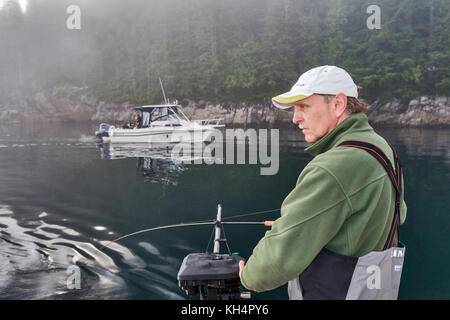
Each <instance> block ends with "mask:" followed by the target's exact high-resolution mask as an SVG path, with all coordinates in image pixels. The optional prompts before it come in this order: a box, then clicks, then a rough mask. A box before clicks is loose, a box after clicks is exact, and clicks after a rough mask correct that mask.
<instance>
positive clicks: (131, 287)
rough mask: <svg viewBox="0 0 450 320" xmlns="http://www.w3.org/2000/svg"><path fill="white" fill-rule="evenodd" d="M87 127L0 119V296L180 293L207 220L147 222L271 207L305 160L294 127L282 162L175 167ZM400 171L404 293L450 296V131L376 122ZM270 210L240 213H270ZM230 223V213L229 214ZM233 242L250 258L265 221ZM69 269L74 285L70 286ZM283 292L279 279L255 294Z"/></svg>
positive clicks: (160, 155) (203, 243)
mask: <svg viewBox="0 0 450 320" xmlns="http://www.w3.org/2000/svg"><path fill="white" fill-rule="evenodd" d="M95 129H96V126H93V125H70V126H63V125H51V126H25V127H19V126H0V179H1V180H0V181H1V183H0V298H1V299H78V298H82V299H185V298H186V296H185V295H184V294H183V292H182V291H181V290H180V289H179V288H178V284H177V280H176V275H177V272H178V268H179V267H180V265H181V262H182V260H183V258H184V257H185V256H186V255H187V254H188V253H191V252H202V251H204V250H205V249H206V247H207V245H208V240H209V238H210V235H211V231H212V227H210V226H201V227H196V228H182V229H173V230H166V231H156V232H152V233H145V234H141V235H138V236H135V237H130V238H127V239H124V240H122V241H120V242H119V243H113V244H111V245H110V246H108V247H107V248H103V249H100V248H101V247H102V245H104V244H107V242H108V240H112V239H115V238H117V237H119V236H122V235H124V234H127V233H131V232H134V231H137V230H140V229H144V228H150V227H154V226H160V225H166V224H176V223H180V222H190V221H198V220H211V219H214V218H215V215H216V210H217V204H219V203H220V204H222V212H223V216H224V217H227V216H228V217H230V216H234V215H240V214H245V213H249V212H255V211H263V210H271V209H276V208H279V207H280V205H281V203H282V201H283V199H284V197H285V196H286V195H287V194H288V193H289V191H290V190H291V188H292V187H293V186H294V184H295V182H296V180H297V177H298V174H299V173H300V171H301V170H302V168H303V167H304V166H305V165H306V164H307V163H308V161H309V160H310V159H311V157H310V156H309V155H307V154H305V153H304V152H303V151H302V150H303V149H304V148H305V147H306V143H305V142H304V141H303V138H302V135H301V133H300V132H299V131H298V129H297V130H296V129H289V128H288V129H282V130H281V131H280V142H281V154H280V169H279V172H278V174H277V175H272V176H261V175H260V167H261V166H260V165H249V164H247V165H219V164H216V165H206V164H202V165H186V164H185V165H183V164H175V163H173V162H171V161H170V160H169V159H170V152H169V151H167V150H164V149H162V150H158V151H157V152H149V151H145V150H140V149H130V148H125V149H124V148H118V147H117V146H115V147H113V148H111V147H110V148H107V147H104V148H99V147H98V146H97V145H96V143H95V140H94V139H93V137H92V133H93V132H94V131H95ZM377 131H378V132H379V133H380V134H381V135H383V136H385V137H386V138H387V139H388V140H389V141H391V143H392V144H393V146H394V147H395V148H396V149H397V151H398V153H399V156H400V159H401V161H402V164H403V167H404V174H405V183H406V190H405V198H406V201H407V205H408V217H407V220H406V223H405V225H404V227H402V233H401V236H402V240H403V242H405V243H406V245H407V251H406V260H405V267H404V271H403V278H402V284H401V287H400V296H399V298H400V299H438V298H445V299H449V298H450V289H449V284H450V276H449V273H448V266H449V264H450V254H449V253H450V252H449V251H450V250H449V249H448V243H449V240H450V218H449V215H448V213H449V210H448V199H449V197H450V187H449V180H450V179H449V178H450V176H449V172H450V170H449V168H450V150H449V147H450V136H449V134H450V131H449V130H420V129H377ZM278 214H279V213H277V212H275V213H267V214H263V215H256V216H252V217H246V218H243V219H244V220H251V221H260V220H270V219H272V220H273V219H275V218H276V217H277V215H278ZM235 220H236V219H235ZM225 231H226V236H227V238H228V240H229V246H230V249H231V250H232V251H233V252H239V254H240V255H241V256H243V257H246V258H248V257H249V256H250V254H251V252H252V249H253V247H254V246H255V245H256V243H257V242H258V240H259V239H260V238H261V237H262V236H263V235H264V233H265V231H266V229H265V227H260V226H250V227H248V226H225ZM74 265H76V266H78V267H79V270H80V285H81V287H80V289H73V290H71V289H69V288H68V287H67V280H68V278H69V277H70V276H71V275H72V273H71V272H70V270H73V269H71V268H72V267H73V266H74ZM253 298H254V299H286V298H287V293H286V287H285V286H284V287H281V288H279V289H277V290H274V291H271V292H268V293H261V294H255V293H254V294H253Z"/></svg>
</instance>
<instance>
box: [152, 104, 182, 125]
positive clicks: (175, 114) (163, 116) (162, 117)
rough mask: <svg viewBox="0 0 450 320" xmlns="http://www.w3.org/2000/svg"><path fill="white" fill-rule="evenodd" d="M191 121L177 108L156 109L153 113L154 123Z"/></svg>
mask: <svg viewBox="0 0 450 320" xmlns="http://www.w3.org/2000/svg"><path fill="white" fill-rule="evenodd" d="M181 120H186V121H189V119H188V118H187V117H186V115H185V114H184V113H183V112H182V111H181V110H180V109H179V108H178V107H176V106H173V107H167V108H155V110H153V112H152V121H181Z"/></svg>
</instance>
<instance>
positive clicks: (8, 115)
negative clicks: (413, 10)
mask: <svg viewBox="0 0 450 320" xmlns="http://www.w3.org/2000/svg"><path fill="white" fill-rule="evenodd" d="M179 104H181V105H182V106H183V111H184V112H185V113H186V115H187V116H188V117H190V118H191V119H207V118H223V119H224V121H225V123H226V124H228V125H244V126H245V125H275V124H276V125H280V124H284V123H286V122H287V123H289V121H290V120H291V118H292V113H291V112H289V111H283V110H279V109H277V108H275V107H274V106H272V104H271V103H270V99H265V100H264V101H261V102H260V103H234V102H223V103H219V104H217V103H211V102H207V101H198V102H196V101H192V100H188V99H184V100H182V101H179ZM132 107H133V105H132V104H130V103H128V102H125V103H121V104H115V103H107V102H104V101H100V100H99V99H97V98H95V97H93V96H92V95H91V94H90V93H89V90H88V88H77V87H56V88H53V89H52V90H49V91H45V92H39V93H37V94H35V95H34V96H33V97H31V98H28V99H17V100H16V101H14V102H9V103H0V124H1V123H29V122H44V123H45V122H95V123H100V122H109V123H123V122H128V121H129V119H131V117H132V114H133V110H132ZM367 115H368V117H369V120H370V122H371V123H373V124H376V125H388V126H405V127H443V128H450V97H442V96H437V97H433V96H420V97H418V98H416V99H413V100H411V101H409V103H402V102H401V101H399V100H393V101H389V102H385V103H381V102H379V101H375V102H373V103H372V104H371V106H370V108H369V110H368V112H367Z"/></svg>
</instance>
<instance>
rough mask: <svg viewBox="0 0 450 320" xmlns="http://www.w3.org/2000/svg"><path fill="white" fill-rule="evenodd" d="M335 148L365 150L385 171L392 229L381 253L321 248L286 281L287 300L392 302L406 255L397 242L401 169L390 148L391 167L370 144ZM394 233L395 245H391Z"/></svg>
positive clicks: (348, 142)
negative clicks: (351, 253)
mask: <svg viewBox="0 0 450 320" xmlns="http://www.w3.org/2000/svg"><path fill="white" fill-rule="evenodd" d="M338 147H353V148H359V149H362V150H365V151H367V152H368V153H369V154H370V155H372V156H373V157H375V158H376V159H377V160H378V162H380V163H381V165H382V166H383V167H384V168H385V169H386V171H387V173H388V176H389V179H390V180H391V182H392V185H393V186H394V189H395V194H396V196H395V212H394V218H393V221H392V224H391V228H390V231H389V234H388V237H387V240H386V243H385V245H384V248H383V251H372V252H369V253H368V254H366V255H364V256H362V257H359V258H358V257H350V256H344V255H341V254H338V253H334V252H331V251H329V250H327V249H325V248H323V249H322V250H321V251H320V252H319V254H318V255H317V256H316V257H315V258H314V260H313V261H312V262H311V264H310V265H309V266H308V268H306V270H305V271H304V272H303V273H302V274H301V275H300V276H299V277H297V278H295V279H293V280H291V281H289V284H288V293H289V299H291V300H299V299H300V300H303V299H305V300H314V299H340V300H343V299H346V300H356V299H370V300H375V299H381V300H395V299H397V296H398V289H399V286H400V278H401V274H402V269H403V261H404V256H405V246H404V245H403V244H402V243H401V242H400V234H399V229H400V201H401V200H400V199H401V198H400V197H401V193H402V167H401V165H400V163H399V160H398V158H397V154H396V153H395V151H394V149H393V148H392V147H391V148H392V152H393V154H394V167H392V164H391V162H390V161H389V159H388V157H387V156H386V155H385V154H384V152H383V151H382V150H381V149H380V148H378V147H376V146H375V145H373V144H371V143H367V142H364V141H359V140H346V141H343V142H342V143H340V144H339V145H338ZM395 233H397V239H398V244H397V246H394V244H395V241H394V239H395Z"/></svg>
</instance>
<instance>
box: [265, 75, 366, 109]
mask: <svg viewBox="0 0 450 320" xmlns="http://www.w3.org/2000/svg"><path fill="white" fill-rule="evenodd" d="M340 92H342V93H344V94H345V95H346V96H347V97H355V98H358V88H357V86H356V84H355V83H354V82H353V79H352V77H350V75H349V74H348V73H347V71H345V70H344V69H341V68H339V67H336V66H321V67H316V68H313V69H311V70H309V71H306V72H305V73H304V74H302V75H301V76H300V78H298V80H297V83H295V84H294V86H293V87H292V89H291V90H290V91H289V92H286V93H283V94H280V95H279V96H276V97H274V98H272V103H273V104H274V105H275V106H276V107H278V108H280V109H287V108H290V107H292V103H293V102H296V101H299V100H302V99H305V98H307V97H309V96H311V95H313V94H338V93H340Z"/></svg>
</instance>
